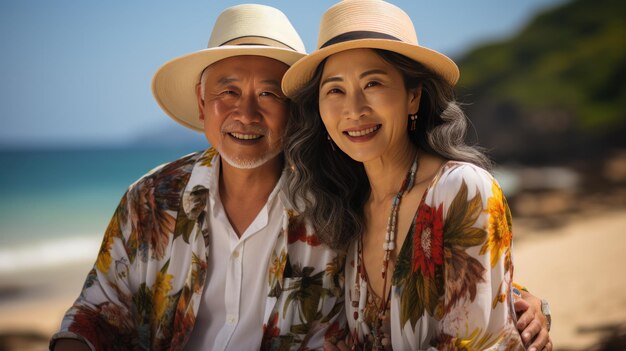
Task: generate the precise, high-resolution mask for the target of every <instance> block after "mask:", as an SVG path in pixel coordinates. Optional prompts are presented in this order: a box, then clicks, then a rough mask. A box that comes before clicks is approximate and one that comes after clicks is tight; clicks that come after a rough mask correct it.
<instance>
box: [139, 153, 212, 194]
mask: <svg viewBox="0 0 626 351" xmlns="http://www.w3.org/2000/svg"><path fill="white" fill-rule="evenodd" d="M206 154H207V151H197V152H193V153H191V154H188V155H185V156H183V157H180V158H178V159H176V160H174V161H171V162H167V163H164V164H161V165H159V166H157V167H155V168H153V169H152V170H151V171H149V172H148V173H146V174H145V175H143V176H142V177H141V178H139V179H138V180H137V181H136V182H135V183H133V184H132V185H131V187H130V189H139V188H146V187H151V188H158V189H160V190H164V189H169V190H170V191H172V190H174V191H177V190H181V191H182V190H183V189H184V187H185V184H186V183H187V181H188V180H189V177H190V175H191V172H192V171H193V168H194V166H195V165H196V164H197V163H198V162H202V160H203V159H204V158H205V157H206Z"/></svg>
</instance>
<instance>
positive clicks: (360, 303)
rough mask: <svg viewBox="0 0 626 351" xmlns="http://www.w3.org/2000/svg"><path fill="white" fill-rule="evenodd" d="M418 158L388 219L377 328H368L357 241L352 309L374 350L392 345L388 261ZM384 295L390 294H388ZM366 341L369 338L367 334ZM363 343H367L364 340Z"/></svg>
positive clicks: (360, 249) (364, 274) (365, 286)
mask: <svg viewBox="0 0 626 351" xmlns="http://www.w3.org/2000/svg"><path fill="white" fill-rule="evenodd" d="M417 156H418V155H415V160H414V161H413V164H412V165H411V169H410V170H409V171H408V172H407V174H406V177H405V179H404V181H403V182H402V186H401V187H400V190H399V191H398V193H397V194H396V195H395V196H394V197H393V202H392V203H391V213H390V214H389V219H388V220H387V233H386V234H385V242H384V243H383V250H385V257H384V259H383V264H382V268H381V274H382V278H383V281H384V283H383V295H382V296H381V299H380V304H379V305H378V306H376V309H377V311H376V316H377V318H376V320H375V321H374V325H372V326H368V325H367V323H366V322H365V319H364V316H365V313H366V311H365V310H366V307H367V305H368V304H367V293H368V292H367V291H368V283H367V281H368V278H367V272H366V271H365V265H364V264H363V263H362V262H363V236H362V235H361V237H360V239H359V241H358V253H357V267H356V269H357V275H356V279H355V282H354V289H353V290H352V299H351V301H352V307H354V308H356V311H355V312H354V316H353V317H354V319H355V321H356V330H359V328H361V327H366V328H365V333H364V334H368V333H369V335H370V339H371V340H370V341H371V347H372V349H373V350H385V349H387V348H389V347H390V346H391V335H389V333H385V331H384V330H383V327H384V324H385V322H386V320H387V313H388V310H389V308H390V306H389V304H390V301H391V284H389V290H387V277H388V274H387V269H388V267H389V260H390V258H391V253H392V252H393V251H394V249H395V247H396V232H397V229H396V227H397V222H398V210H399V208H400V200H401V199H402V196H404V194H405V193H407V192H409V191H410V190H411V188H413V184H415V174H416V173H417V168H418V167H419V161H418V157H417ZM385 292H387V293H386V294H385ZM353 337H355V338H356V337H358V333H357V332H355V333H354V335H353ZM365 337H366V338H367V335H365ZM364 342H366V343H368V340H364ZM352 345H353V348H354V347H355V346H356V345H357V340H353V342H352Z"/></svg>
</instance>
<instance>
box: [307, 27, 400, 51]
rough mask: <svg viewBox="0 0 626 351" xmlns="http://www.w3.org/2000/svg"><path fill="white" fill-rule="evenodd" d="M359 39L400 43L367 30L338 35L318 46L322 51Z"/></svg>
mask: <svg viewBox="0 0 626 351" xmlns="http://www.w3.org/2000/svg"><path fill="white" fill-rule="evenodd" d="M359 39H389V40H396V41H402V40H400V39H398V38H396V37H394V36H393V35H389V34H385V33H379V32H372V31H367V30H359V31H354V32H346V33H343V34H339V35H338V36H336V37H333V38H331V39H330V40H328V41H327V42H325V43H324V44H322V46H320V47H319V48H320V49H323V48H325V47H327V46H330V45H334V44H339V43H343V42H346V41H352V40H359Z"/></svg>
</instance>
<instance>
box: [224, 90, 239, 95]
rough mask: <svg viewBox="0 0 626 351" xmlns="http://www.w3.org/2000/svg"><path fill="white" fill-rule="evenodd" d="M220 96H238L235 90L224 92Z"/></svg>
mask: <svg viewBox="0 0 626 351" xmlns="http://www.w3.org/2000/svg"><path fill="white" fill-rule="evenodd" d="M220 95H237V93H236V92H235V91H234V90H224V91H222V92H221V93H220Z"/></svg>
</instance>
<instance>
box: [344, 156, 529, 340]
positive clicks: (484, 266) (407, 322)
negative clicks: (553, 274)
mask: <svg viewBox="0 0 626 351" xmlns="http://www.w3.org/2000/svg"><path fill="white" fill-rule="evenodd" d="M511 233H512V232H511V214H510V211H509V208H508V205H507V203H506V199H505V198H504V196H503V195H502V191H501V190H500V187H499V186H498V184H497V183H496V181H495V180H494V179H493V177H492V176H491V175H490V174H489V173H488V172H487V171H485V170H483V169H481V168H479V167H476V166H474V165H472V164H468V163H462V162H452V161H450V162H448V163H447V164H445V165H444V166H443V167H442V168H441V170H440V171H439V174H438V175H437V176H436V177H435V179H434V180H433V181H432V183H431V185H430V186H429V188H428V189H427V190H426V192H425V194H424V196H423V198H422V201H421V203H420V205H419V207H418V210H417V213H416V214H415V217H414V219H413V223H412V226H411V228H410V230H409V233H408V235H407V237H406V239H405V241H404V243H403V244H402V247H401V249H400V252H399V254H398V257H397V260H396V268H395V271H394V274H393V278H392V291H391V306H390V314H391V316H390V330H391V343H392V346H393V349H394V350H429V351H433V350H524V347H523V344H522V341H521V339H520V336H519V333H518V331H517V330H516V328H515V312H514V309H513V305H512V301H511V299H512V297H511V294H510V291H511V279H512V275H513V264H512V260H511V239H512V234H511ZM356 246H357V245H356V244H355V245H352V246H351V248H350V250H349V256H348V257H349V258H348V263H347V264H346V282H345V287H346V296H348V297H349V296H353V295H352V292H353V290H354V284H355V282H356V281H357V280H356V277H357V276H356V275H357V270H356V269H355V267H356V264H355V262H356V260H357V254H358V253H357V248H356ZM348 299H349V298H348ZM346 310H347V312H348V316H352V315H353V314H354V312H355V311H356V308H355V307H352V306H351V304H350V303H347V304H346ZM348 321H349V328H350V330H351V333H353V335H352V336H353V339H354V338H355V339H357V340H359V342H360V343H361V345H360V347H361V348H363V341H364V340H366V339H365V338H368V327H367V325H366V324H365V323H357V321H355V320H354V318H348Z"/></svg>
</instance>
